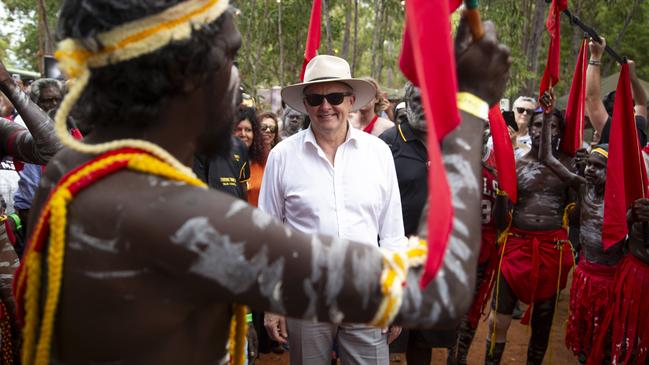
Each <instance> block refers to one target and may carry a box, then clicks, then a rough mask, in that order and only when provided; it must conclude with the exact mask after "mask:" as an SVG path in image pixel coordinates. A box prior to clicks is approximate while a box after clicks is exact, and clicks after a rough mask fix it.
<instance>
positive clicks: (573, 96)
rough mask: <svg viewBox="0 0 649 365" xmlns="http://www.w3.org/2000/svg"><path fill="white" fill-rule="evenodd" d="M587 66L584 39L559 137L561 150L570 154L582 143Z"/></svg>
mask: <svg viewBox="0 0 649 365" xmlns="http://www.w3.org/2000/svg"><path fill="white" fill-rule="evenodd" d="M587 68H588V41H587V40H584V41H583V42H582V43H581V48H580V49H579V56H578V57H577V64H576V65H575V75H574V76H573V78H572V86H570V96H569V97H568V106H567V107H566V127H565V130H564V132H563V138H561V150H562V151H563V152H565V153H567V154H568V155H570V156H573V157H574V156H575V153H576V152H577V150H578V149H580V148H581V147H582V145H583V141H584V112H585V110H586V109H585V108H586V69H587Z"/></svg>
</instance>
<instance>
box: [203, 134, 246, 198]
mask: <svg viewBox="0 0 649 365" xmlns="http://www.w3.org/2000/svg"><path fill="white" fill-rule="evenodd" d="M192 169H193V170H194V173H195V174H196V176H198V178H199V179H201V180H202V181H203V182H205V183H206V184H207V185H209V187H210V188H213V189H217V190H220V191H222V192H224V193H226V194H230V195H232V196H236V197H237V198H239V199H243V200H247V188H246V182H247V181H248V179H250V162H249V161H248V148H247V147H246V145H245V144H244V143H243V142H242V141H241V140H240V139H239V138H237V137H234V136H232V137H231V139H230V152H229V153H228V155H227V157H224V156H215V157H212V158H211V159H209V160H208V159H207V158H205V157H204V156H200V155H195V156H194V166H193V168H192Z"/></svg>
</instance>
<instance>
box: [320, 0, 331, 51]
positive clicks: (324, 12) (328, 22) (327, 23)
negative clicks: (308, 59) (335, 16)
mask: <svg viewBox="0 0 649 365" xmlns="http://www.w3.org/2000/svg"><path fill="white" fill-rule="evenodd" d="M328 3H329V1H328V0H322V15H323V16H324V17H325V32H326V37H327V54H333V52H332V51H333V41H332V39H331V17H330V16H329V4H328Z"/></svg>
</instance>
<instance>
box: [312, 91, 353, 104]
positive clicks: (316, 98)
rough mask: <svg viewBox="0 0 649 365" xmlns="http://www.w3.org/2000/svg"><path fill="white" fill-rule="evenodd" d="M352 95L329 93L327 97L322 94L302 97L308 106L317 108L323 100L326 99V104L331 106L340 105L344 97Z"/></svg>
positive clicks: (348, 93)
mask: <svg viewBox="0 0 649 365" xmlns="http://www.w3.org/2000/svg"><path fill="white" fill-rule="evenodd" d="M352 95H354V94H352V93H350V92H346V93H331V94H327V95H322V94H308V95H304V100H306V103H307V104H309V105H310V106H318V105H320V104H322V101H323V100H324V99H327V102H328V103H329V104H331V105H340V104H342V102H343V100H345V96H352Z"/></svg>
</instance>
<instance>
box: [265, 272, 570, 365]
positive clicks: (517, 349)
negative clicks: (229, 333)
mask: <svg viewBox="0 0 649 365" xmlns="http://www.w3.org/2000/svg"><path fill="white" fill-rule="evenodd" d="M570 279H571V280H572V278H570ZM569 288H570V282H568V287H567V288H566V289H565V290H564V291H563V293H562V295H561V299H560V301H559V308H558V310H557V313H556V318H555V320H554V325H553V328H552V336H551V338H550V347H549V348H548V352H547V353H546V355H545V361H544V362H543V363H544V364H552V365H575V364H578V361H577V358H576V357H574V356H573V355H572V353H571V352H570V351H568V349H566V347H565V345H564V343H563V341H564V334H565V328H566V327H565V323H566V320H567V318H568V293H569ZM483 319H484V318H483ZM486 336H487V323H486V322H485V321H484V320H483V321H481V322H480V326H479V327H478V332H477V333H476V337H475V340H474V341H473V345H472V346H471V350H470V352H469V361H468V363H469V364H472V365H473V364H483V363H484V355H485V354H484V353H485V338H486ZM529 336H530V332H529V329H528V328H527V327H526V326H523V325H521V324H520V323H519V322H518V321H514V322H513V323H512V326H511V327H510V328H509V332H508V334H507V339H508V342H507V347H506V348H505V354H504V355H503V359H502V363H501V364H502V365H520V364H524V363H525V358H526V354H527V341H528V340H529ZM400 357H401V360H400V361H394V356H393V361H392V362H391V365H405V364H407V362H406V359H405V356H403V355H401V356H400ZM288 364H289V358H288V353H284V354H282V355H276V354H272V353H271V354H262V355H261V357H260V359H259V360H257V361H256V362H255V365H288ZM431 364H439V365H442V364H446V350H441V349H436V350H433V361H432V362H431Z"/></svg>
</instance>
